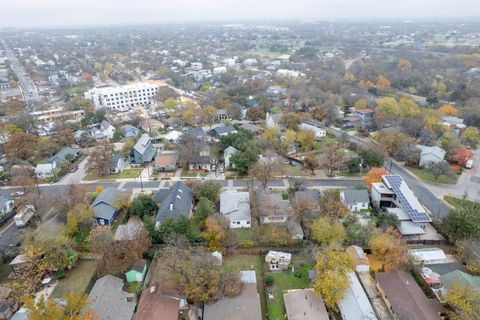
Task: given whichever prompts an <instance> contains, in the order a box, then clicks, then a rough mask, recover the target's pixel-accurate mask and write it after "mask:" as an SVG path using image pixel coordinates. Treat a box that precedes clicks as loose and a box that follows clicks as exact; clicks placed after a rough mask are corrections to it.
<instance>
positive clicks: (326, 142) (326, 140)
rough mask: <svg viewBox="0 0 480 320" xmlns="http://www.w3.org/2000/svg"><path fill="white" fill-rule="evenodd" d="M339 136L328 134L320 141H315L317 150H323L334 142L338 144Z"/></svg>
mask: <svg viewBox="0 0 480 320" xmlns="http://www.w3.org/2000/svg"><path fill="white" fill-rule="evenodd" d="M338 141H339V140H338V138H337V137H335V136H332V135H329V134H327V135H326V136H325V137H323V138H322V139H321V140H320V141H318V142H317V143H315V149H316V150H321V149H323V148H325V147H328V146H331V145H333V144H338Z"/></svg>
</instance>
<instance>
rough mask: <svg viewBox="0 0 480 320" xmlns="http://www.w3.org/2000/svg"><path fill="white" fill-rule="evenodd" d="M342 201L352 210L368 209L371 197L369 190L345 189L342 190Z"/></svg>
mask: <svg viewBox="0 0 480 320" xmlns="http://www.w3.org/2000/svg"><path fill="white" fill-rule="evenodd" d="M340 201H341V202H342V203H343V204H344V205H345V206H346V207H347V208H348V209H350V210H351V211H362V210H367V209H368V206H369V204H370V197H369V196H368V191H367V190H364V189H362V190H343V191H342V192H340Z"/></svg>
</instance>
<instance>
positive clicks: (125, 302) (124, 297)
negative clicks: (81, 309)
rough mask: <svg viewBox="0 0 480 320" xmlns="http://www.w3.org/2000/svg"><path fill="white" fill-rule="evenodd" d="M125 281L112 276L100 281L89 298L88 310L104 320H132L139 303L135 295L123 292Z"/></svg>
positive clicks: (96, 283)
mask: <svg viewBox="0 0 480 320" xmlns="http://www.w3.org/2000/svg"><path fill="white" fill-rule="evenodd" d="M122 288H123V280H122V279H120V278H117V277H114V276H112V275H106V276H104V277H103V278H100V279H98V280H97V281H96V282H95V285H94V286H93V288H92V291H90V294H89V296H88V305H87V307H86V309H88V310H92V311H93V312H94V313H95V314H96V315H98V316H99V317H100V319H102V320H131V319H132V318H133V312H134V311H135V306H136V305H137V301H136V298H135V295H134V294H133V293H128V292H125V291H123V290H122Z"/></svg>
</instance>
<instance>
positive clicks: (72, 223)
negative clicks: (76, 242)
mask: <svg viewBox="0 0 480 320" xmlns="http://www.w3.org/2000/svg"><path fill="white" fill-rule="evenodd" d="M94 221H95V216H94V214H93V210H92V207H90V206H89V205H87V204H85V203H79V204H77V205H75V207H73V208H72V209H71V210H69V211H68V213H67V235H68V236H69V237H72V236H74V235H76V234H77V233H80V236H81V238H82V239H83V238H85V236H86V235H87V234H88V233H89V232H90V230H89V226H90V225H91V224H92V223H93V222H94Z"/></svg>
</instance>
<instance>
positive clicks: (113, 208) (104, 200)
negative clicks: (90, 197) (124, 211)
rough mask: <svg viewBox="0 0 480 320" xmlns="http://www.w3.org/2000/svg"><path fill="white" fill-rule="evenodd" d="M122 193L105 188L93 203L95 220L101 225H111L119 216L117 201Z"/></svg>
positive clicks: (114, 189)
mask: <svg viewBox="0 0 480 320" xmlns="http://www.w3.org/2000/svg"><path fill="white" fill-rule="evenodd" d="M120 195H121V192H120V191H119V190H118V189H116V188H105V189H104V190H103V191H102V192H100V194H99V195H98V196H97V197H96V198H95V200H94V201H93V203H92V209H93V214H94V215H95V220H96V221H97V223H98V224H100V225H111V224H112V223H113V220H115V218H116V216H117V214H118V206H117V204H116V201H117V199H118V197H119V196H120Z"/></svg>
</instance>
